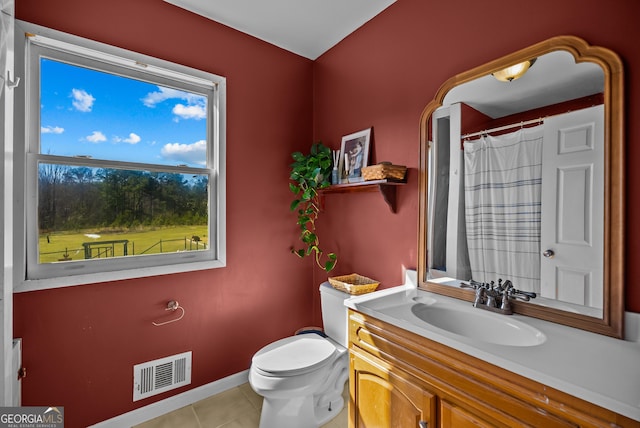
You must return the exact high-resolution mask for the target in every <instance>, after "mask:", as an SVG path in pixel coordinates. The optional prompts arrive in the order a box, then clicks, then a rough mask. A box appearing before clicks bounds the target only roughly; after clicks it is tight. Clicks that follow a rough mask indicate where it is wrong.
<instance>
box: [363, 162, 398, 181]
mask: <svg viewBox="0 0 640 428" xmlns="http://www.w3.org/2000/svg"><path fill="white" fill-rule="evenodd" d="M406 173H407V167H406V166H404V165H392V164H391V163H389V162H381V163H379V164H377V165H372V166H365V167H364V168H362V177H363V178H364V179H365V181H370V180H384V179H386V178H388V179H391V180H404V176H405V175H406Z"/></svg>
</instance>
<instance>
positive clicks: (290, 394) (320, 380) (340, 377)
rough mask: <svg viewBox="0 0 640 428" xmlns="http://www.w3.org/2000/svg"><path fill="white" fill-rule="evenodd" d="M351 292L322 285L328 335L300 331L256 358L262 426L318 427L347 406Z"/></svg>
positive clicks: (253, 373)
mask: <svg viewBox="0 0 640 428" xmlns="http://www.w3.org/2000/svg"><path fill="white" fill-rule="evenodd" d="M350 297H351V296H350V295H349V294H347V293H344V292H342V291H339V290H336V289H334V288H333V287H331V285H330V284H329V283H328V282H325V283H322V284H321V285H320V300H321V305H322V319H323V325H324V333H325V334H326V337H324V336H322V335H321V334H318V333H305V334H298V335H295V336H291V337H286V338H284V339H280V340H277V341H275V342H273V343H271V344H269V345H267V346H265V347H264V348H262V349H260V350H259V351H258V352H256V354H255V355H254V356H253V359H252V361H251V368H250V369H249V384H250V385H251V387H252V388H253V390H254V391H255V392H256V393H257V394H259V395H261V396H262V397H263V398H264V400H263V402H262V414H261V416H260V428H318V427H320V426H321V425H324V424H326V423H327V422H329V421H330V420H331V419H333V418H334V417H335V416H337V415H338V413H340V411H341V410H342V408H343V407H344V399H343V398H342V392H343V390H344V384H345V382H346V381H347V380H348V379H349V355H348V354H349V353H348V349H347V348H348V340H349V339H348V321H347V307H346V306H344V301H345V300H347V299H349V298H350Z"/></svg>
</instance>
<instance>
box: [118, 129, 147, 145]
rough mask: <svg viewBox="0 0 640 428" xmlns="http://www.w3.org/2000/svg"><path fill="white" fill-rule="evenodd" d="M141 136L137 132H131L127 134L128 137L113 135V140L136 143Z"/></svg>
mask: <svg viewBox="0 0 640 428" xmlns="http://www.w3.org/2000/svg"><path fill="white" fill-rule="evenodd" d="M140 140H141V138H140V136H139V135H138V134H134V133H133V132H132V133H130V134H129V137H128V138H120V137H114V138H113V141H115V142H116V143H129V144H138V143H139V142H140Z"/></svg>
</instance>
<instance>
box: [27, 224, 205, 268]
mask: <svg viewBox="0 0 640 428" xmlns="http://www.w3.org/2000/svg"><path fill="white" fill-rule="evenodd" d="M193 236H198V237H200V242H197V243H196V242H195V241H194V240H192V239H191V238H192V237H193ZM121 240H128V241H129V242H128V244H127V253H128V254H127V255H130V256H131V255H134V254H141V253H142V252H144V251H145V250H148V251H146V252H144V254H158V253H160V252H163V253H168V252H175V251H185V250H196V249H200V250H202V249H204V246H205V245H206V246H207V247H208V245H209V237H208V236H207V226H174V227H156V228H148V229H137V230H135V231H118V232H108V231H99V232H95V231H82V232H76V231H74V232H52V233H49V234H43V235H41V236H40V239H39V245H40V247H39V249H40V263H51V262H56V261H59V260H60V259H63V258H64V255H65V253H66V254H67V255H68V257H70V258H71V259H72V260H82V259H84V258H85V254H84V247H83V245H82V244H83V243H91V244H92V245H91V248H92V257H93V258H96V257H113V256H122V255H124V243H121V242H118V243H104V242H105V241H121ZM160 241H162V242H161V244H160Z"/></svg>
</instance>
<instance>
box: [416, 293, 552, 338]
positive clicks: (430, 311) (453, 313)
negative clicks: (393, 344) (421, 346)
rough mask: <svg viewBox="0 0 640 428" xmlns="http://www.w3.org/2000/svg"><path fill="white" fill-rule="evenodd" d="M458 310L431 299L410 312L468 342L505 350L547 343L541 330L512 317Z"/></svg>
mask: <svg viewBox="0 0 640 428" xmlns="http://www.w3.org/2000/svg"><path fill="white" fill-rule="evenodd" d="M469 306H470V307H469V308H468V309H467V308H464V309H459V308H457V307H455V306H453V305H451V306H449V305H446V304H443V303H441V302H438V301H437V300H436V299H430V300H429V301H428V302H427V303H415V304H414V305H413V306H412V307H411V312H412V313H413V314H414V315H415V316H416V317H418V318H419V319H420V320H422V321H424V322H425V323H427V324H430V325H432V326H434V327H437V328H440V329H443V330H446V331H448V332H450V333H454V334H457V335H460V336H464V337H467V338H469V339H474V340H479V341H483V342H488V343H493V344H496V345H506V346H536V345H540V344H542V343H544V342H545V340H547V337H546V336H545V335H544V333H542V332H541V331H540V330H538V329H536V328H534V327H531V326H529V325H527V324H525V323H523V322H521V321H518V320H517V319H514V318H513V317H512V316H510V315H502V314H495V313H492V312H488V311H485V310H482V309H476V308H473V307H471V304H469Z"/></svg>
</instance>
